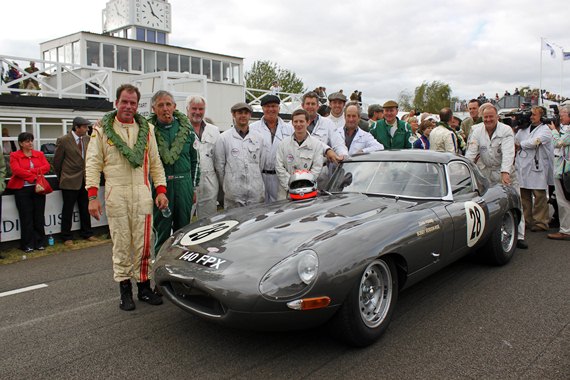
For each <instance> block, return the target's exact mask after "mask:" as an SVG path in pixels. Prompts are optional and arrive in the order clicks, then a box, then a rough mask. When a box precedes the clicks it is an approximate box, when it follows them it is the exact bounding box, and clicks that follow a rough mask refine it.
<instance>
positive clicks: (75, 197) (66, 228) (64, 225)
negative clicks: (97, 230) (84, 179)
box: [61, 186, 93, 241]
mask: <svg viewBox="0 0 570 380" xmlns="http://www.w3.org/2000/svg"><path fill="white" fill-rule="evenodd" d="M61 195H62V197H63V207H62V210H61V238H62V240H64V241H65V240H72V239H73V235H72V233H71V223H72V220H73V208H74V207H75V202H77V208H78V209H79V222H80V223H81V230H80V231H79V234H80V235H81V237H82V238H83V239H87V238H88V237H90V236H93V229H92V228H91V216H90V215H89V210H88V206H89V200H88V198H87V190H85V187H84V186H81V188H80V189H79V190H63V189H62V190H61Z"/></svg>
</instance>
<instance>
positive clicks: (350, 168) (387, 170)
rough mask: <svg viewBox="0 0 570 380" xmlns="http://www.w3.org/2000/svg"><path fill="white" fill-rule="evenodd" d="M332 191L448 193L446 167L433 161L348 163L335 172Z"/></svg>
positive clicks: (430, 195)
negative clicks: (444, 168) (444, 169)
mask: <svg viewBox="0 0 570 380" xmlns="http://www.w3.org/2000/svg"><path fill="white" fill-rule="evenodd" d="M328 190H329V191H330V192H358V193H366V194H379V195H394V196H396V195H397V196H403V197H411V198H441V197H443V196H445V195H446V194H447V185H446V182H445V175H444V171H443V166H442V165H440V164H436V163H432V162H410V161H380V162H378V161H377V162H362V161H360V162H357V161H354V162H344V163H343V164H342V166H340V167H339V168H338V170H337V171H336V172H335V174H334V175H333V177H332V179H331V181H330V183H329V188H328Z"/></svg>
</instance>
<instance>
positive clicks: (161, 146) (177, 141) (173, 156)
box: [148, 110, 194, 165]
mask: <svg viewBox="0 0 570 380" xmlns="http://www.w3.org/2000/svg"><path fill="white" fill-rule="evenodd" d="M174 117H175V118H176V119H178V121H179V122H180V128H179V129H178V132H177V133H176V136H175V137H174V141H173V142H172V146H171V147H170V149H168V143H167V142H166V140H165V139H164V137H163V136H162V134H161V133H160V132H156V133H155V135H156V144H157V145H158V153H159V154H160V158H161V159H162V162H163V163H165V164H166V165H172V164H174V163H175V162H176V161H177V160H178V158H179V157H180V153H182V148H184V144H185V143H186V139H187V138H188V135H189V134H191V133H194V130H193V128H192V126H191V125H190V120H188V117H187V116H186V115H184V114H183V113H182V112H180V111H178V110H174ZM148 121H149V122H151V123H152V124H154V125H155V126H156V123H157V122H158V117H157V116H156V115H155V114H152V115H151V116H150V117H149V119H148Z"/></svg>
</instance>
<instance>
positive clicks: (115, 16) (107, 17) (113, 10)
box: [103, 0, 130, 32]
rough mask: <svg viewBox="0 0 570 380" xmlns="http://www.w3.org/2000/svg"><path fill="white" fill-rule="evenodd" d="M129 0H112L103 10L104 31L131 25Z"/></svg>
mask: <svg viewBox="0 0 570 380" xmlns="http://www.w3.org/2000/svg"><path fill="white" fill-rule="evenodd" d="M129 11H130V9H129V0H111V1H109V2H108V3H107V7H106V8H105V11H104V12H103V32H110V31H113V30H116V29H120V28H122V27H124V26H127V25H129V21H130V17H129V16H130V12H129Z"/></svg>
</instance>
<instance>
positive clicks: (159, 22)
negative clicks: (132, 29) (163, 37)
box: [135, 0, 170, 32]
mask: <svg viewBox="0 0 570 380" xmlns="http://www.w3.org/2000/svg"><path fill="white" fill-rule="evenodd" d="M135 23H136V24H137V25H141V26H144V27H147V28H151V29H156V30H162V31H167V32H170V4H168V3H167V2H166V1H157V0H135Z"/></svg>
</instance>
